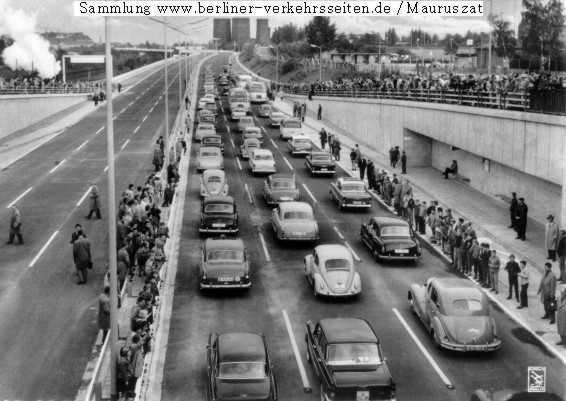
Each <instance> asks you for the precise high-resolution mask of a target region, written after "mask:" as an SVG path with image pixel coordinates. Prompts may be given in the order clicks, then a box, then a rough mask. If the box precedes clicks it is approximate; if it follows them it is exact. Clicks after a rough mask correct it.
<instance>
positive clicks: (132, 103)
mask: <svg viewBox="0 0 566 401" xmlns="http://www.w3.org/2000/svg"><path fill="white" fill-rule="evenodd" d="M138 98H139V96H138ZM132 104H134V102H130V103H129V104H128V106H131V105H132Z"/></svg>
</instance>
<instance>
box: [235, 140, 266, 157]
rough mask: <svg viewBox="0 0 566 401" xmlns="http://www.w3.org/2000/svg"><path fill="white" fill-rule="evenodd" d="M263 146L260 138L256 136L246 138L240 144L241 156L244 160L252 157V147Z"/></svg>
mask: <svg viewBox="0 0 566 401" xmlns="http://www.w3.org/2000/svg"><path fill="white" fill-rule="evenodd" d="M259 148H261V143H260V142H259V139H256V138H246V139H244V140H243V141H242V144H241V145H240V156H241V157H242V159H244V160H248V159H249V158H250V153H251V151H252V149H259Z"/></svg>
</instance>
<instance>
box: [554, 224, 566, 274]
mask: <svg viewBox="0 0 566 401" xmlns="http://www.w3.org/2000/svg"><path fill="white" fill-rule="evenodd" d="M556 256H558V268H559V269H560V277H558V281H562V283H563V284H564V283H565V282H566V271H565V267H566V263H565V262H566V230H560V235H559V236H558V244H557V245H556Z"/></svg>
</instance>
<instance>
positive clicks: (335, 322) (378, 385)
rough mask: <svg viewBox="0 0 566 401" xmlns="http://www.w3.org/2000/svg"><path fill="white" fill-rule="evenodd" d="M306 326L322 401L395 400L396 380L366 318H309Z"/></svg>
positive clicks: (310, 355) (309, 352) (308, 344)
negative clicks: (316, 319) (313, 320)
mask: <svg viewBox="0 0 566 401" xmlns="http://www.w3.org/2000/svg"><path fill="white" fill-rule="evenodd" d="M306 326H307V327H306V334H305V341H306V342H307V361H309V362H310V363H311V364H312V367H313V370H314V372H315V374H316V376H317V377H318V380H319V382H320V399H321V400H323V401H361V400H363V401H369V400H390V401H393V400H395V393H396V384H395V381H394V380H393V377H392V376H391V373H390V372H389V368H388V367H387V364H386V363H385V357H384V356H383V353H382V352H381V346H380V343H379V339H378V338H377V335H376V334H375V332H374V331H373V329H372V327H371V326H370V324H369V323H368V322H367V321H366V320H363V319H358V318H333V319H322V320H320V321H319V322H318V323H317V322H312V321H310V320H308V321H307V325H306Z"/></svg>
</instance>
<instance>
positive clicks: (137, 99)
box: [132, 95, 141, 103]
mask: <svg viewBox="0 0 566 401" xmlns="http://www.w3.org/2000/svg"><path fill="white" fill-rule="evenodd" d="M140 97H141V95H140V96H138V97H136V100H138V99H139V98H140ZM132 103H134V102H132Z"/></svg>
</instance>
